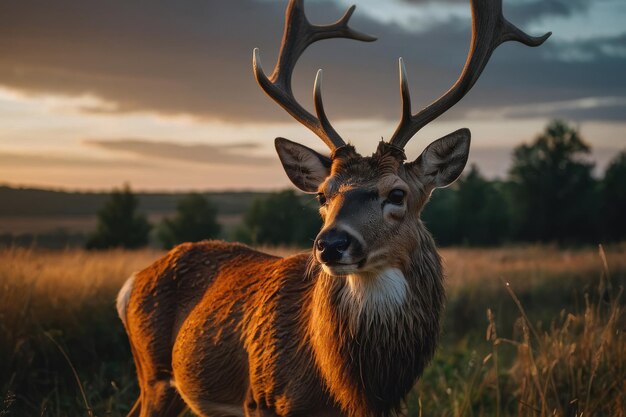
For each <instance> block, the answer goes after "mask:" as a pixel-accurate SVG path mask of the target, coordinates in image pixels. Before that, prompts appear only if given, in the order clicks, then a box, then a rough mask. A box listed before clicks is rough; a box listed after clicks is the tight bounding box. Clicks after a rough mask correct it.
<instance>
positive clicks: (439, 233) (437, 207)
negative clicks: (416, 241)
mask: <svg viewBox="0 0 626 417" xmlns="http://www.w3.org/2000/svg"><path fill="white" fill-rule="evenodd" d="M456 189H457V184H454V185H452V186H451V187H448V188H444V189H441V190H435V191H434V192H433V194H432V196H431V198H430V201H429V202H428V203H426V206H425V207H424V210H423V211H422V215H421V218H422V221H423V222H424V224H425V225H426V227H427V228H428V230H429V231H430V232H431V233H432V235H433V237H434V238H435V241H436V242H437V244H439V245H456V244H459V243H461V242H462V237H461V233H459V229H458V228H457V227H456V217H457V211H456V207H457V199H458V193H457V191H456Z"/></svg>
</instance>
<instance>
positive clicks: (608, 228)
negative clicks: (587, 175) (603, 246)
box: [601, 151, 626, 240]
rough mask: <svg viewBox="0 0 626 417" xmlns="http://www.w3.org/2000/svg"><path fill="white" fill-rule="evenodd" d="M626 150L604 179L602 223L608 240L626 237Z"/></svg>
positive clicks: (618, 157)
mask: <svg viewBox="0 0 626 417" xmlns="http://www.w3.org/2000/svg"><path fill="white" fill-rule="evenodd" d="M625 216H626V151H622V152H621V153H620V154H619V155H617V156H616V157H615V158H614V159H613V160H612V161H611V163H610V164H609V166H608V168H607V170H606V173H605V174H604V179H603V181H602V216H601V218H602V223H603V226H604V227H603V229H604V236H605V238H606V239H608V240H623V239H625V238H626V218H625Z"/></svg>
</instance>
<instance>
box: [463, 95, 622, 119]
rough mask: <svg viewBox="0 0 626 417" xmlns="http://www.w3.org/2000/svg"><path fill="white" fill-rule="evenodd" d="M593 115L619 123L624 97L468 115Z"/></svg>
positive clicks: (557, 103) (533, 105)
mask: <svg viewBox="0 0 626 417" xmlns="http://www.w3.org/2000/svg"><path fill="white" fill-rule="evenodd" d="M590 114H595V118H596V119H597V120H604V121H620V120H624V115H625V114H626V97H586V98H582V99H576V100H569V101H560V102H548V103H541V104H530V105H520V106H503V107H500V108H498V109H490V110H476V111H473V112H470V114H469V115H468V116H469V117H472V118H482V119H495V118H501V119H514V118H516V119H528V118H536V117H542V118H566V119H570V120H576V119H580V117H581V116H584V115H587V116H588V115H590Z"/></svg>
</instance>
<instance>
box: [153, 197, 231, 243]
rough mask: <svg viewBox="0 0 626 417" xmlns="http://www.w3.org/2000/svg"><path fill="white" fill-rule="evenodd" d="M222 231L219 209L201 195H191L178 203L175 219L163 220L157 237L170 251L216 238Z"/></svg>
mask: <svg viewBox="0 0 626 417" xmlns="http://www.w3.org/2000/svg"><path fill="white" fill-rule="evenodd" d="M220 229H221V228H220V225H219V223H218V222H217V207H216V206H215V205H214V204H212V203H211V202H210V201H209V200H208V199H206V198H205V197H203V196H202V195H200V194H189V195H187V196H186V197H183V198H182V199H180V200H179V201H178V204H177V206H176V215H175V216H174V217H173V218H165V219H163V221H162V223H161V225H160V226H159V229H158V232H157V237H158V238H159V240H160V241H161V244H162V245H163V247H164V248H166V249H169V248H171V247H173V246H175V245H177V244H179V243H183V242H198V241H200V240H203V239H210V238H215V237H217V236H218V235H219V233H220Z"/></svg>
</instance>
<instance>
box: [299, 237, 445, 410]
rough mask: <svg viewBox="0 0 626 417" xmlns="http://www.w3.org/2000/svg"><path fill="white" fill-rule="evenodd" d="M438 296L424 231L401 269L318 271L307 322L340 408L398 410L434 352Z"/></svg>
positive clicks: (435, 263) (434, 262)
mask: <svg viewBox="0 0 626 417" xmlns="http://www.w3.org/2000/svg"><path fill="white" fill-rule="evenodd" d="M443 300H444V292H443V276H442V271H441V262H440V258H439V256H438V254H437V252H436V250H435V247H434V243H433V241H432V239H431V238H430V236H429V235H428V234H427V233H426V232H425V231H423V233H420V236H419V237H418V239H417V242H416V245H415V249H414V250H413V251H412V253H411V256H410V260H409V262H408V264H407V265H406V266H405V267H403V268H402V269H387V270H385V271H383V272H382V273H381V274H379V275H377V276H367V275H365V276H361V275H359V276H357V275H354V276H348V277H333V276H329V275H327V274H326V273H324V272H322V271H319V272H318V275H317V278H316V283H315V285H314V289H313V298H312V303H311V307H310V312H311V314H310V322H309V334H310V337H311V344H312V346H313V354H314V357H315V361H316V362H317V365H318V368H319V371H320V374H321V376H322V378H323V380H324V381H325V383H326V385H327V387H328V389H329V391H330V392H331V394H332V395H333V397H334V398H335V400H336V401H337V402H338V403H339V405H340V406H341V408H342V409H343V410H344V412H345V413H346V414H347V415H349V416H351V417H357V416H359V417H386V416H395V415H396V414H397V413H398V410H399V409H400V407H401V405H402V401H403V399H404V397H405V395H406V394H407V393H408V392H409V390H410V389H411V388H412V387H413V385H414V384H415V381H416V379H417V378H418V377H419V375H421V373H422V371H423V369H424V366H425V365H426V363H427V362H428V361H429V360H430V359H431V358H432V355H433V353H434V350H435V346H436V343H437V339H438V334H439V318H440V315H441V311H442V306H443Z"/></svg>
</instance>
